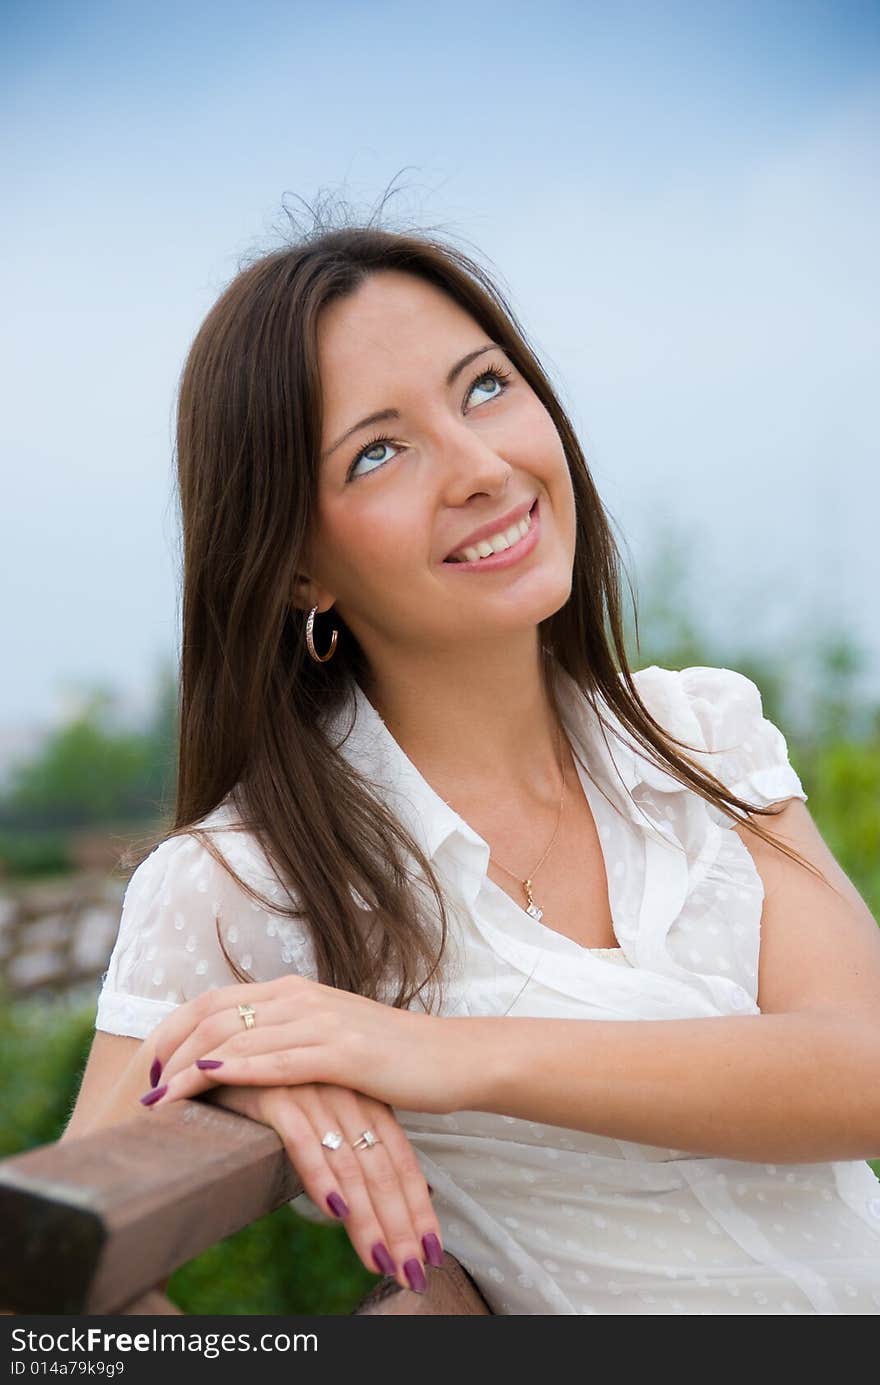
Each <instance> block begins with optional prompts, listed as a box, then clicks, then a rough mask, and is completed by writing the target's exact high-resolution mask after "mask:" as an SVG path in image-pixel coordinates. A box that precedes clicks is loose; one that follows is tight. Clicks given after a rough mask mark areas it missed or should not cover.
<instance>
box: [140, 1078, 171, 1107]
mask: <svg viewBox="0 0 880 1385" xmlns="http://www.w3.org/2000/svg"><path fill="white" fill-rule="evenodd" d="M167 1091H168V1084H167V1082H166V1083H165V1084H164V1085H163V1086H161V1087H154V1088H153V1090H152V1091H151V1092H147V1095H146V1096H142V1097H141V1101H142V1103H143V1105H144V1106H152V1104H153V1102H154V1101H158V1100H159V1098H160V1096H164V1095H165V1093H166V1092H167Z"/></svg>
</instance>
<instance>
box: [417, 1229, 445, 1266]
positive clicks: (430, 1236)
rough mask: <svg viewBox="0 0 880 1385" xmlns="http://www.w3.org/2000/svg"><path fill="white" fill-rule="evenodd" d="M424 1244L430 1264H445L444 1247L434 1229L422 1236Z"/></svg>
mask: <svg viewBox="0 0 880 1385" xmlns="http://www.w3.org/2000/svg"><path fill="white" fill-rule="evenodd" d="M422 1246H423V1248H424V1251H425V1258H426V1259H427V1261H428V1264H429V1265H435V1266H436V1265H442V1264H443V1247H442V1246H441V1244H440V1242H439V1240H438V1238H437V1237H436V1236H435V1235H434V1232H433V1231H428V1232H427V1233H426V1235H424V1236H423V1237H422Z"/></svg>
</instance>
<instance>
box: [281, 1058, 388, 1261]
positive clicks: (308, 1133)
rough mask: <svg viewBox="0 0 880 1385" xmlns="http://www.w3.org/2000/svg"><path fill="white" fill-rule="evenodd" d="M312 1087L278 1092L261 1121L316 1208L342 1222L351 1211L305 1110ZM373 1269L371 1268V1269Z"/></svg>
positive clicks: (325, 1151) (286, 1089)
mask: <svg viewBox="0 0 880 1385" xmlns="http://www.w3.org/2000/svg"><path fill="white" fill-rule="evenodd" d="M313 1090H314V1089H313V1088H312V1087H311V1086H308V1085H307V1086H304V1087H296V1088H293V1087H291V1088H279V1089H278V1090H277V1091H273V1092H272V1093H271V1098H270V1099H269V1100H268V1101H267V1102H266V1103H265V1107H264V1119H265V1120H266V1122H267V1123H269V1124H271V1125H272V1127H273V1128H274V1130H275V1131H276V1133H277V1134H278V1136H279V1137H280V1139H281V1141H282V1143H283V1144H284V1148H285V1150H286V1152H287V1156H288V1158H289V1159H290V1162H291V1164H292V1166H293V1168H294V1169H295V1170H296V1173H297V1174H298V1176H299V1178H300V1180H301V1182H302V1185H303V1191H304V1192H305V1193H307V1194H308V1196H309V1197H310V1198H311V1200H312V1202H314V1203H315V1205H316V1206H317V1207H321V1208H322V1209H323V1210H325V1211H326V1212H327V1213H329V1214H330V1215H331V1216H334V1217H336V1218H338V1219H339V1220H345V1219H346V1218H347V1217H348V1216H349V1214H350V1207H349V1205H348V1202H347V1199H346V1197H345V1194H344V1190H343V1188H342V1184H341V1181H340V1179H339V1177H338V1175H337V1171H336V1170H335V1169H334V1168H333V1167H332V1165H331V1163H330V1161H329V1160H328V1159H327V1157H326V1156H327V1152H328V1151H327V1150H326V1148H325V1147H324V1146H323V1145H322V1144H321V1142H320V1139H317V1138H316V1136H315V1128H314V1125H313V1123H312V1121H311V1120H310V1119H309V1115H308V1111H307V1109H306V1107H307V1102H308V1099H309V1094H310V1093H312V1092H313ZM370 1268H371V1269H372V1266H370Z"/></svg>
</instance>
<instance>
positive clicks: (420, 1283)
mask: <svg viewBox="0 0 880 1385" xmlns="http://www.w3.org/2000/svg"><path fill="white" fill-rule="evenodd" d="M403 1272H404V1274H405V1275H406V1277H407V1279H408V1280H409V1287H410V1288H411V1289H415V1291H416V1293H417V1294H424V1293H426V1292H427V1288H428V1281H427V1279H426V1278H425V1271H424V1270H423V1269H422V1265H421V1261H419V1260H417V1259H416V1258H415V1256H413V1258H412V1259H411V1260H407V1262H406V1264H405V1265H404V1267H403Z"/></svg>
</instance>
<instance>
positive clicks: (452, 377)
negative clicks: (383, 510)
mask: <svg viewBox="0 0 880 1385" xmlns="http://www.w3.org/2000/svg"><path fill="white" fill-rule="evenodd" d="M500 350H503V347H499V345H498V343H497V342H495V341H492V342H490V343H489V345H488V346H478V347H477V349H476V351H469V352H468V354H467V355H466V356H462V358H461V360H460V361H456V363H455V365H454V366H453V367H452V368H451V370H449V371H448V373H447V376H446V388H447V389H448V388H449V386H450V385H454V384H455V381H456V379H457V377H458V376H459V375H460V374H461V372H462V371H463V370H464V368H465V366H467V365H470V363H471V361H474V360H476V358H477V356H483V355H485V353H486V352H487V351H500ZM398 418H400V410H399V409H379V410H377V412H376V413H374V414H367V416H366V418H362V419H360V420H359V422H357V423H353V424H352V426H351V427H350V428H348V429H346V431H345V432H344V433H343V434H342V436H341V437H340V438H337V439H336V441H335V442H334V444H333V446H332V447H328V448H327V451H326V452H323V453H322V454H321V457H322V460H323V459H325V458H327V457H329V456H330V454H331V453H332V452H335V451H336V449H337V447H341V446H342V444H343V443H344V442H345V440H346V438H350V437H351V435H352V433H356V432H357V431H358V429H360V428H367V427H369V426H370V424H372V423H384V422H385V421H386V420H388V419H398Z"/></svg>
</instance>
